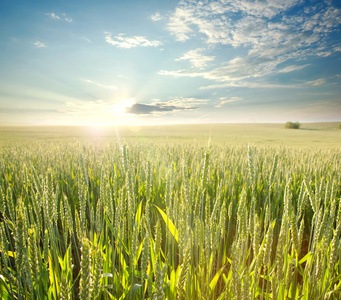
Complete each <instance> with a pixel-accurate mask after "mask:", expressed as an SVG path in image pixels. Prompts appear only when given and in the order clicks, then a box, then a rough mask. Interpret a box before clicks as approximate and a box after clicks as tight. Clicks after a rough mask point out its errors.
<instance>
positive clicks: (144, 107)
mask: <svg viewBox="0 0 341 300" xmlns="http://www.w3.org/2000/svg"><path fill="white" fill-rule="evenodd" d="M207 101H208V100H207V99H197V98H176V99H172V100H169V101H167V102H158V101H156V102H153V103H151V104H143V103H134V104H133V105H132V106H130V107H128V108H126V111H125V112H126V113H127V114H135V115H163V114H165V113H168V112H174V111H181V110H195V109H198V106H197V105H198V104H199V103H206V102H207Z"/></svg>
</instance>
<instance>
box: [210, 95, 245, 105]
mask: <svg viewBox="0 0 341 300" xmlns="http://www.w3.org/2000/svg"><path fill="white" fill-rule="evenodd" d="M220 100H222V101H221V102H220V103H219V104H217V105H216V106H215V107H223V106H224V105H225V104H227V103H232V102H237V101H241V100H243V98H240V97H230V98H227V97H222V98H220Z"/></svg>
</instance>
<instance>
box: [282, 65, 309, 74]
mask: <svg viewBox="0 0 341 300" xmlns="http://www.w3.org/2000/svg"><path fill="white" fill-rule="evenodd" d="M307 66H310V64H306V65H301V66H297V65H292V66H288V67H285V68H283V69H281V70H279V71H278V73H289V72H293V71H299V70H302V69H304V68H305V67H307Z"/></svg>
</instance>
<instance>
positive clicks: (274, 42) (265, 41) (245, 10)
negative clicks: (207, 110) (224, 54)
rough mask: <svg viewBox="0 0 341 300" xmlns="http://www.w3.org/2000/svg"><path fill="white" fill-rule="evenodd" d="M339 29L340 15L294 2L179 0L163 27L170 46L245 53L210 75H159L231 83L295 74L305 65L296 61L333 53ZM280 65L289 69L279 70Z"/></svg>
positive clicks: (168, 72)
mask: <svg viewBox="0 0 341 300" xmlns="http://www.w3.org/2000/svg"><path fill="white" fill-rule="evenodd" d="M293 8H295V9H294V10H295V14H293ZM340 24H341V10H340V9H338V8H336V7H334V6H333V5H332V4H328V5H327V4H324V3H320V2H319V3H317V2H316V3H315V4H311V5H310V6H307V5H306V3H303V2H301V1H300V0H288V1H278V0H268V1H256V2H255V1H249V0H231V1H223V0H219V1H218V0H217V1H209V0H203V1H199V2H196V1H191V0H183V1H180V3H179V4H178V6H177V7H176V9H175V10H174V11H173V12H172V14H171V15H170V17H169V20H168V25H167V29H168V31H169V32H170V33H171V34H173V35H174V36H175V38H176V40H178V41H183V42H184V41H186V40H189V39H192V38H198V37H200V38H201V39H204V41H205V42H206V44H208V45H209V46H210V47H211V48H212V47H215V46H218V45H219V46H221V45H229V46H232V47H233V48H240V49H243V51H242V52H241V53H245V51H246V52H247V53H246V54H240V55H239V56H237V57H235V58H232V59H229V60H225V61H223V62H221V63H220V65H218V64H216V66H215V67H214V68H213V69H210V70H200V71H198V70H177V71H171V70H162V71H160V73H159V74H161V75H171V76H188V77H202V78H206V79H210V80H215V81H217V82H231V81H241V80H247V79H250V78H259V77H262V76H265V75H269V74H275V73H287V72H292V71H296V70H301V69H303V68H305V67H308V66H309V64H305V65H300V64H299V62H300V61H302V60H304V59H307V58H309V57H311V56H322V57H323V56H330V55H332V54H333V52H335V51H338V49H339V45H335V44H334V43H335V41H332V40H330V35H331V33H332V32H334V31H336V30H338V29H339V26H340ZM241 47H242V48H241ZM192 51H194V50H192ZM195 54H198V52H197V53H193V52H192V53H190V52H187V53H185V54H184V56H182V57H181V58H180V59H188V60H190V61H191V58H190V57H193V59H194V57H195ZM199 61H200V60H198V64H200V62H199ZM216 61H219V59H216ZM192 63H193V62H192ZM284 63H286V64H287V65H288V64H291V66H288V67H285V68H281V66H282V65H283V64H284ZM193 65H194V63H193ZM206 66H207V65H205V63H203V64H202V66H201V67H202V68H204V67H206Z"/></svg>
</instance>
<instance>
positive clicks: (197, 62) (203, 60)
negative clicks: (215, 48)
mask: <svg viewBox="0 0 341 300" xmlns="http://www.w3.org/2000/svg"><path fill="white" fill-rule="evenodd" d="M203 50H204V49H195V50H190V51H188V52H187V53H185V54H184V55H183V56H181V57H180V58H178V59H176V61H180V60H189V61H190V62H191V63H192V65H193V66H194V67H196V68H200V69H201V68H203V67H205V66H206V65H207V63H208V62H210V61H213V60H214V58H215V57H214V56H206V55H202V54H201V53H200V52H201V51H203Z"/></svg>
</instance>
